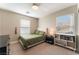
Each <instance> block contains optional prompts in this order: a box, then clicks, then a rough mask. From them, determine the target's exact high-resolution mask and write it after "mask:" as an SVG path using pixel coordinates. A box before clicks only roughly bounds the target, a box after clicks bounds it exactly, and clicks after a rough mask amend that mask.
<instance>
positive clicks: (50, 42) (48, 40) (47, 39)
mask: <svg viewBox="0 0 79 59" xmlns="http://www.w3.org/2000/svg"><path fill="white" fill-rule="evenodd" d="M45 42H47V43H49V44H54V37H53V36H51V35H50V36H48V35H45Z"/></svg>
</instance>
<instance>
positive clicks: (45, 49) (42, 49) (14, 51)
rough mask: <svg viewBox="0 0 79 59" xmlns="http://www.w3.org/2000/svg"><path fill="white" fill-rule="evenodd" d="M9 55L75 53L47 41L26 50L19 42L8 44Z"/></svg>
mask: <svg viewBox="0 0 79 59" xmlns="http://www.w3.org/2000/svg"><path fill="white" fill-rule="evenodd" d="M10 54H11V55H77V53H75V52H74V51H71V50H68V49H65V48H62V47H59V46H56V45H50V44H48V43H42V44H39V45H37V46H34V47H32V48H30V49H28V50H23V49H22V47H21V45H20V44H19V43H15V44H11V45H10Z"/></svg>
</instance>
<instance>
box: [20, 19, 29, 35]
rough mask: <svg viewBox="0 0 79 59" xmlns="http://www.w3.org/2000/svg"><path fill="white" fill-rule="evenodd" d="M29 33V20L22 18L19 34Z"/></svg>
mask: <svg viewBox="0 0 79 59" xmlns="http://www.w3.org/2000/svg"><path fill="white" fill-rule="evenodd" d="M29 33H30V20H25V19H22V20H21V21H20V34H29Z"/></svg>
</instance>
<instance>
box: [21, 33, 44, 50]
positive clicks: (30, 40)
mask: <svg viewBox="0 0 79 59" xmlns="http://www.w3.org/2000/svg"><path fill="white" fill-rule="evenodd" d="M20 40H21V42H22V43H23V47H24V48H27V47H28V46H29V45H33V44H35V43H38V42H40V41H43V40H44V39H43V35H37V34H30V35H26V34H22V35H20Z"/></svg>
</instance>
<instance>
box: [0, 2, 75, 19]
mask: <svg viewBox="0 0 79 59" xmlns="http://www.w3.org/2000/svg"><path fill="white" fill-rule="evenodd" d="M72 5H75V3H40V6H39V9H38V10H33V9H32V3H2V4H0V9H5V10H9V11H13V12H16V13H20V14H23V15H27V16H31V17H36V18H40V17H43V16H46V15H48V14H50V13H54V12H56V11H58V10H61V9H64V8H66V7H69V6H72Z"/></svg>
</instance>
